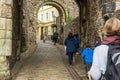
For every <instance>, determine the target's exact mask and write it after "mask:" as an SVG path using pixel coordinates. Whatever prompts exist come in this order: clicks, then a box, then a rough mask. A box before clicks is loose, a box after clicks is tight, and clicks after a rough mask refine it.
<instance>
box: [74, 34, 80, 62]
mask: <svg viewBox="0 0 120 80" xmlns="http://www.w3.org/2000/svg"><path fill="white" fill-rule="evenodd" d="M74 38H75V46H76V52H75V54H73V64H75V55H76V54H79V52H78V49H79V43H80V38H79V35H78V34H75V35H74Z"/></svg>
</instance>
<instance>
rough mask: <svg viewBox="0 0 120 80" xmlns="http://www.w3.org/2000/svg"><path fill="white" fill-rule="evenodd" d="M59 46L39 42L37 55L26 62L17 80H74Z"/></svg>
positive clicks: (33, 55) (16, 77) (34, 54)
mask: <svg viewBox="0 0 120 80" xmlns="http://www.w3.org/2000/svg"><path fill="white" fill-rule="evenodd" d="M57 45H58V44H57ZM57 45H53V43H52V42H49V41H47V42H46V43H43V42H42V41H40V42H38V47H37V49H36V51H35V53H33V54H32V56H30V57H29V58H28V59H26V60H25V61H24V63H23V66H22V69H21V70H19V72H18V74H17V75H16V76H15V80H73V79H72V77H71V75H70V74H69V72H68V70H67V68H66V64H64V61H63V58H62V55H61V53H60V52H59V50H58V49H57V47H56V46H57ZM66 59H67V58H66ZM67 65H68V64H67ZM18 66H19V65H18ZM79 69H80V67H79Z"/></svg>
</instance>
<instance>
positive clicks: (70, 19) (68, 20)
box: [65, 9, 73, 23]
mask: <svg viewBox="0 0 120 80" xmlns="http://www.w3.org/2000/svg"><path fill="white" fill-rule="evenodd" d="M67 13H68V16H67V18H66V21H65V22H66V23H69V22H71V21H72V20H73V18H72V16H70V11H69V9H67Z"/></svg>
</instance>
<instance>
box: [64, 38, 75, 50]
mask: <svg viewBox="0 0 120 80" xmlns="http://www.w3.org/2000/svg"><path fill="white" fill-rule="evenodd" d="M65 45H66V51H67V52H76V42H75V39H74V38H67V39H66V40H65Z"/></svg>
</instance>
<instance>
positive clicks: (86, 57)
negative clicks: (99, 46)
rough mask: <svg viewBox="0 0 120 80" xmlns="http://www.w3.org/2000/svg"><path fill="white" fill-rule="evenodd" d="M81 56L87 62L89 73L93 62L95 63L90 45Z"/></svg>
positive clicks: (87, 45)
mask: <svg viewBox="0 0 120 80" xmlns="http://www.w3.org/2000/svg"><path fill="white" fill-rule="evenodd" d="M81 56H82V58H83V59H84V61H85V64H86V71H87V72H88V71H89V70H90V68H91V65H92V61H93V49H92V48H91V46H90V44H89V43H87V44H86V45H85V48H84V49H83V51H82V55H81Z"/></svg>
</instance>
